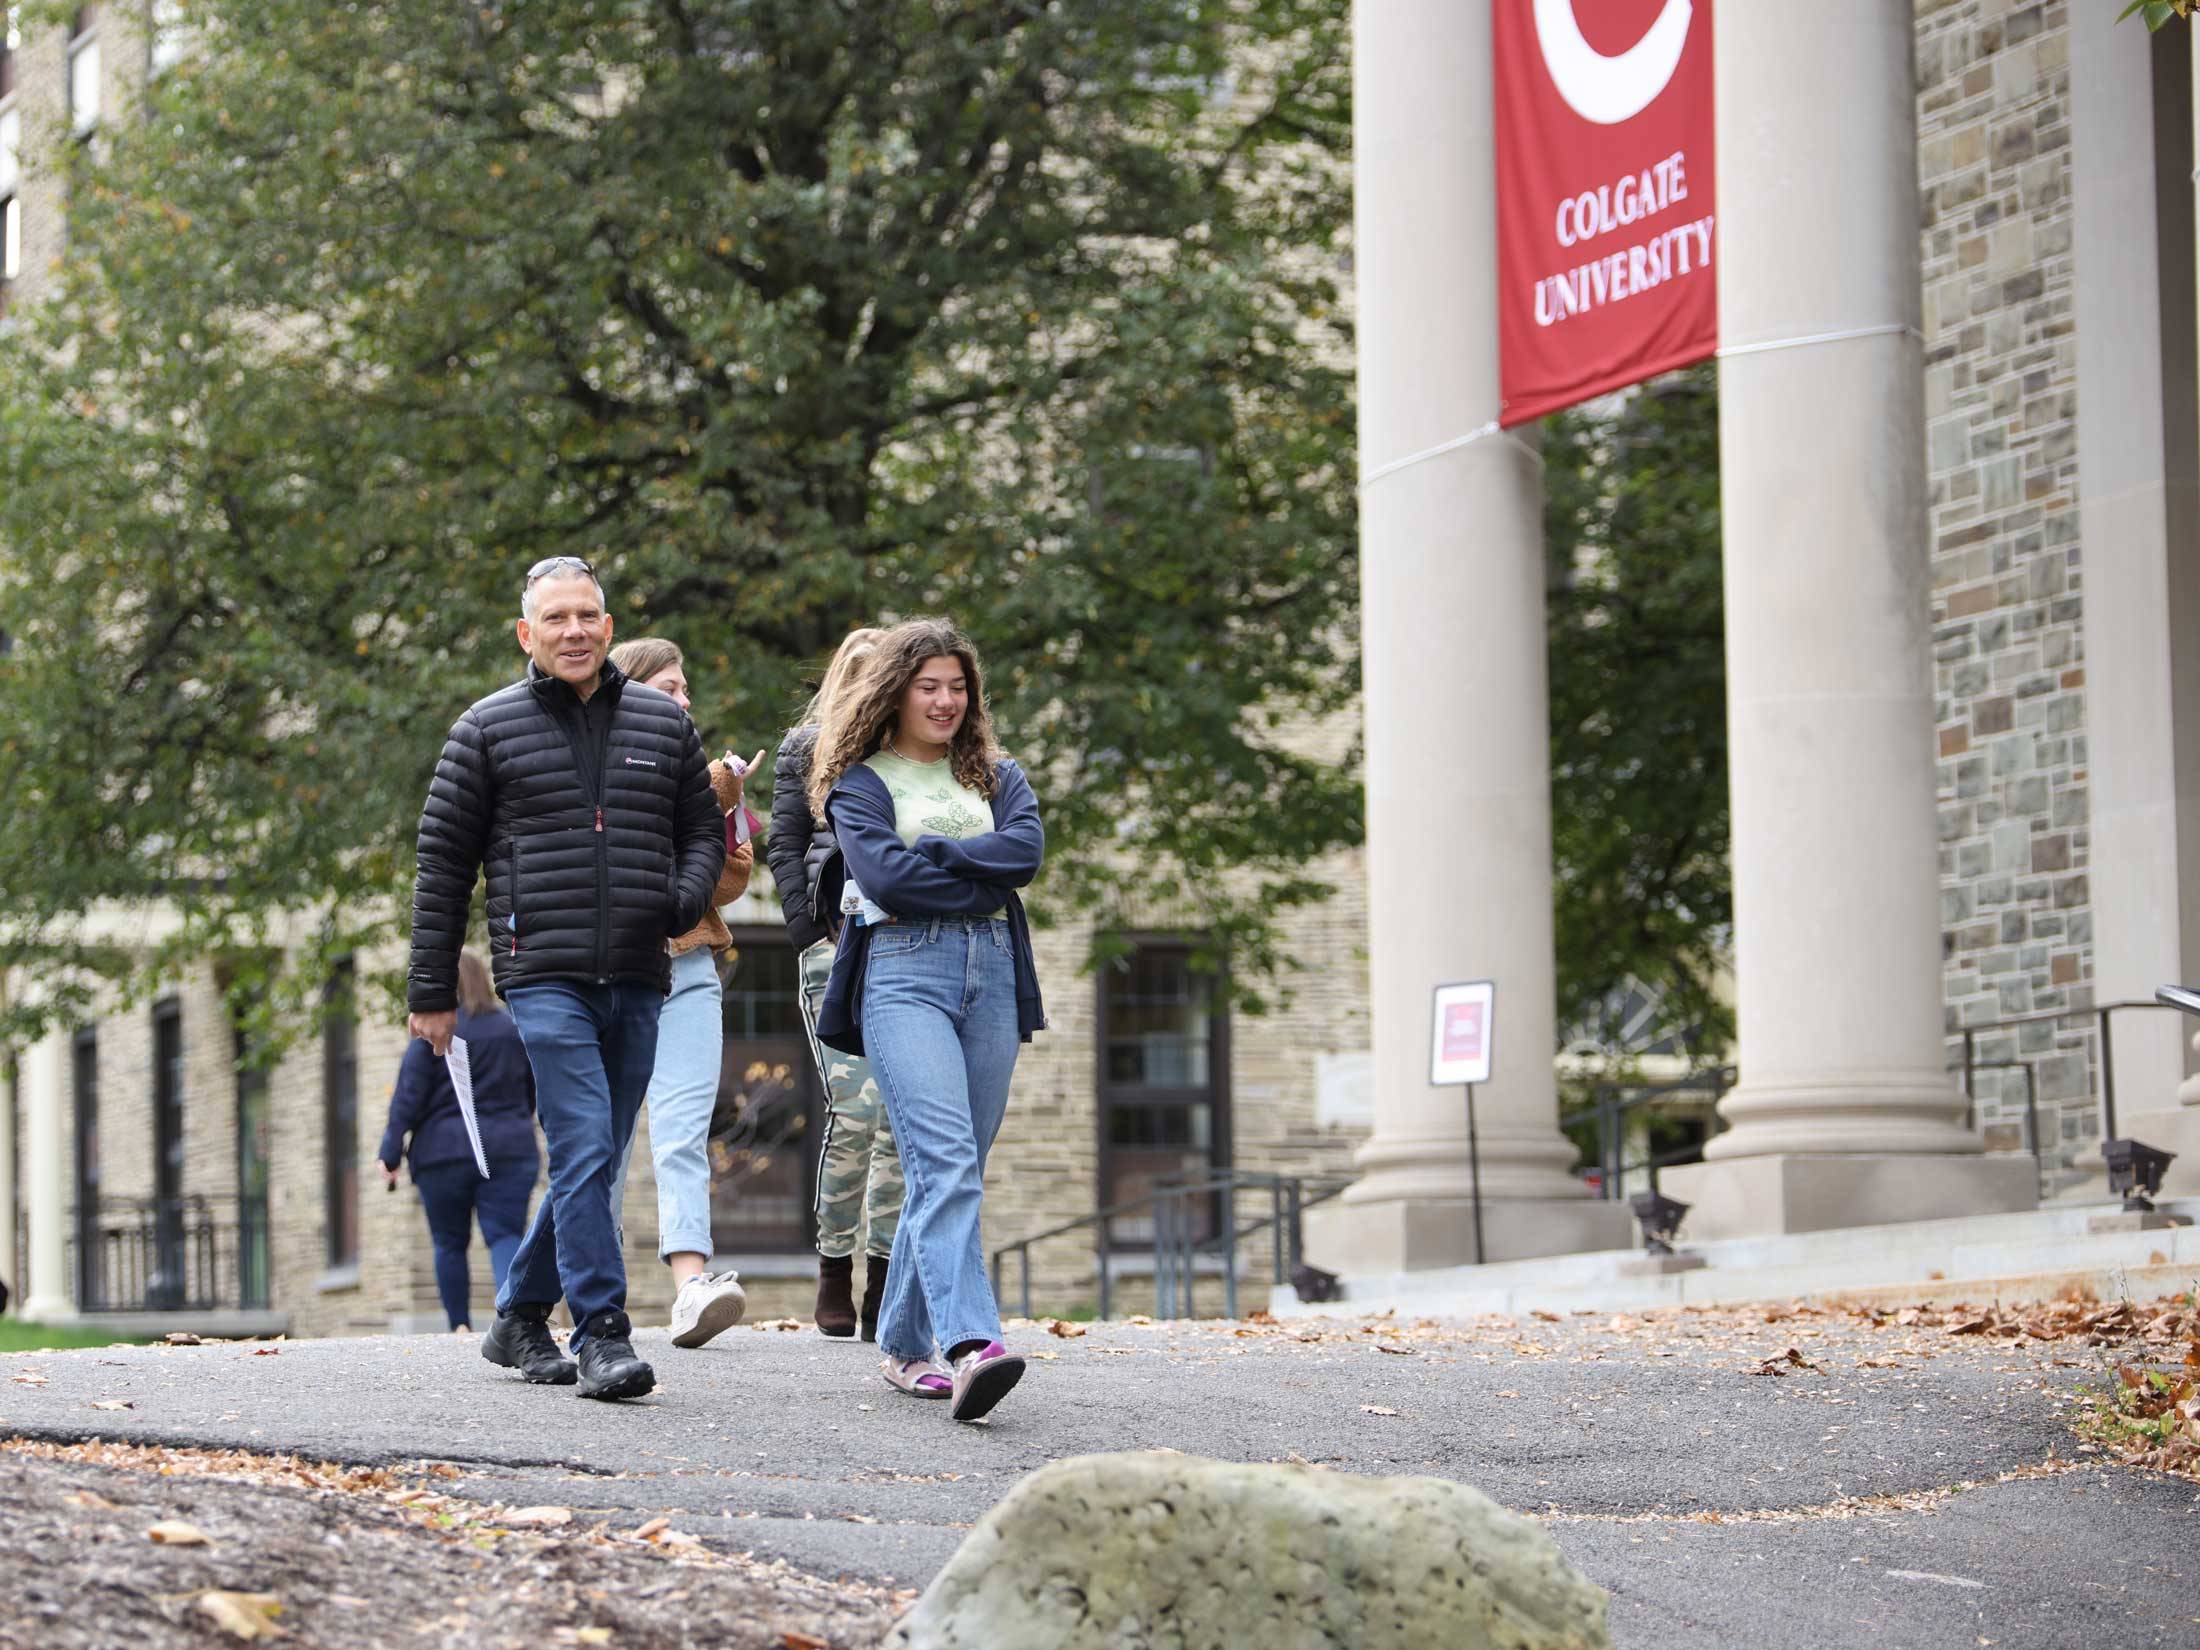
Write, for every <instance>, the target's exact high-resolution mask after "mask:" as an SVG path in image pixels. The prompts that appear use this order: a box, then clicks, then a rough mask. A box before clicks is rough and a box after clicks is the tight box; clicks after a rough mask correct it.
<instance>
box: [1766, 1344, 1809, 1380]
mask: <svg viewBox="0 0 2200 1650" xmlns="http://www.w3.org/2000/svg"><path fill="white" fill-rule="evenodd" d="M1791 1369H1807V1370H1809V1371H1810V1372H1811V1373H1812V1374H1813V1375H1823V1374H1825V1370H1823V1369H1822V1368H1820V1367H1819V1366H1818V1365H1817V1364H1814V1363H1812V1362H1811V1361H1810V1360H1809V1359H1808V1358H1806V1357H1804V1356H1803V1354H1802V1353H1801V1352H1799V1351H1797V1350H1796V1349H1795V1348H1794V1347H1792V1346H1791V1347H1789V1348H1788V1349H1787V1350H1786V1351H1785V1352H1782V1353H1779V1354H1777V1355H1776V1356H1774V1357H1770V1358H1767V1359H1766V1360H1765V1361H1764V1362H1763V1363H1761V1364H1759V1365H1758V1366H1757V1367H1756V1368H1755V1369H1753V1370H1751V1371H1750V1373H1751V1374H1753V1375H1785V1374H1786V1373H1787V1372H1788V1371H1789V1370H1791Z"/></svg>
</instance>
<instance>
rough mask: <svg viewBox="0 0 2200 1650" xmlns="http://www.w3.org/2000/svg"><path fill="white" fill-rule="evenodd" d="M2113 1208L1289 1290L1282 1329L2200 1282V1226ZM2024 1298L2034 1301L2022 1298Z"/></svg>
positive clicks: (2035, 1295)
mask: <svg viewBox="0 0 2200 1650" xmlns="http://www.w3.org/2000/svg"><path fill="white" fill-rule="evenodd" d="M2114 1207H2115V1206H2114V1205H2113V1204H2109V1205H2093V1206H2089V1207H2061V1208H2050V1209H2040V1210H2035V1211H2031V1212H2029V1213H2025V1214H2015V1215H1982V1216H1973V1217H1968V1218H1964V1219H1958V1220H1934V1221H1916V1222H1910V1223H1906V1224H1903V1225H1899V1226H1862V1227H1851V1228H1845V1229H1842V1230H1839V1231H1830V1232H1800V1233H1793V1234H1788V1235H1783V1236H1779V1237H1766V1238H1736V1239H1729V1240H1726V1241H1724V1242H1719V1243H1706V1244H1701V1245H1692V1244H1688V1243H1687V1242H1685V1239H1684V1241H1683V1243H1682V1245H1681V1247H1682V1248H1683V1250H1684V1251H1686V1252H1688V1253H1690V1254H1694V1255H1699V1256H1701V1257H1702V1259H1703V1261H1704V1262H1705V1264H1704V1265H1703V1266H1702V1267H1701V1268H1699V1269H1697V1270H1694V1271H1687V1272H1670V1273H1663V1274H1654V1275H1642V1256H1641V1254H1640V1253H1639V1252H1638V1251H1633V1250H1617V1249H1615V1250H1601V1251H1597V1252H1594V1253H1589V1254H1577V1255H1554V1256H1549V1257H1546V1258H1542V1259H1536V1260H1521V1261H1507V1262H1499V1263H1496V1264H1492V1265H1489V1266H1457V1267H1446V1268H1443V1269H1441V1270H1437V1271H1429V1272H1408V1273H1396V1274H1391V1275H1388V1276H1376V1277H1348V1278H1346V1279H1345V1280H1344V1282H1345V1298H1344V1299H1343V1300H1342V1301H1337V1302H1326V1303H1321V1304H1306V1303H1302V1302H1300V1301H1299V1300H1298V1299H1297V1296H1296V1294H1295V1292H1293V1291H1291V1290H1288V1289H1285V1290H1279V1291H1277V1298H1276V1300H1275V1301H1274V1303H1273V1304H1272V1305H1271V1308H1270V1310H1272V1311H1273V1312H1275V1313H1276V1315H1277V1316H1279V1317H1289V1316H1315V1315H1331V1316H1349V1317H1357V1316H1360V1315H1362V1314H1365V1313H1369V1312H1383V1311H1396V1312H1398V1313H1400V1314H1401V1315H1408V1316H1415V1317H1471V1316H1473V1315H1475V1314H1478V1313H1483V1312H1503V1313H1509V1314H1514V1315H1518V1314H1520V1313H1523V1312H1529V1311H1535V1310H1539V1309H1540V1310H1543V1311H1551V1312H1563V1311H1629V1310H1643V1309H1647V1308H1652V1307H1658V1306H1687V1305H1704V1306H1712V1305H1737V1304H1742V1303H1745V1302H1750V1301H1759V1300H1791V1299H1798V1298H1800V1299H1811V1300H1833V1299H1858V1298H1862V1293H1863V1292H1869V1293H1890V1295H1894V1294H1900V1295H1906V1298H1907V1299H1909V1300H1914V1301H1920V1302H1922V1301H1928V1300H1934V1299H1947V1300H1957V1299H1962V1300H1977V1299H1982V1298H2000V1299H2005V1300H2028V1299H2046V1298H2052V1297H2053V1296H2054V1295H2055V1294H2057V1293H2059V1292H2060V1291H2061V1290H2062V1289H2065V1288H2091V1289H2092V1290H2093V1292H2094V1293H2096V1294H2100V1295H2103V1296H2110V1295H2113V1294H2115V1293H2116V1292H2117V1290H2118V1288H2119V1287H2133V1288H2135V1287H2136V1285H2125V1286H2120V1285H2118V1284H2116V1283H2115V1281H2114V1280H2116V1279H2118V1278H2126V1279H2137V1278H2140V1277H2142V1276H2143V1277H2144V1278H2146V1279H2148V1280H2149V1287H2150V1289H2151V1291H2152V1292H2153V1293H2163V1292H2168V1291H2170V1290H2173V1289H2177V1290H2181V1289H2184V1288H2187V1287H2191V1286H2192V1285H2193V1284H2194V1283H2195V1282H2196V1281H2200V1224H2196V1225H2193V1226H2184V1227H2176V1228H2170V1229H2165V1230H2158V1231H2151V1232H2097V1233H2096V1232H2089V1231H2088V1230H2087V1224H2088V1222H2090V1221H2091V1220H2092V1219H2093V1218H2094V1217H2095V1216H2098V1215H2101V1214H2105V1213H2109V1212H2112V1211H2113V1209H2114ZM2161 1209H2162V1212H2163V1213H2164V1214H2182V1215H2185V1216H2187V1217H2190V1218H2193V1219H2194V1220H2196V1221H2200V1198H2187V1199H2169V1198H2165V1199H2163V1200H2161ZM2017 1288H2022V1289H2024V1290H2027V1291H2032V1292H2030V1293H2011V1292H2010V1291H2011V1290H2012V1289H2017Z"/></svg>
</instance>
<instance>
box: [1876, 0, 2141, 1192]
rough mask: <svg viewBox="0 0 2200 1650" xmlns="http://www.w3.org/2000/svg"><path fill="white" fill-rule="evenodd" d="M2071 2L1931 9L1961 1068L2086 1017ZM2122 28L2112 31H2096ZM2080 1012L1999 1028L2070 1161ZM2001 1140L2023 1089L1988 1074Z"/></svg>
mask: <svg viewBox="0 0 2200 1650" xmlns="http://www.w3.org/2000/svg"><path fill="white" fill-rule="evenodd" d="M2070 12H2071V8H2070V6H2069V5H2068V4H2067V0H2042V3H2035V4H2030V5H2022V4H2011V3H2009V0H1920V3H1919V5H1918V7H1917V91H1918V126H1919V132H1918V137H1919V150H1918V168H1919V177H1920V183H1921V185H1922V201H1923V224H1922V233H1923V248H1922V249H1923V264H1924V326H1925V360H1926V374H1925V397H1926V414H1927V419H1928V454H1927V470H1928V475H1929V480H1930V485H1931V531H1932V568H1933V591H1932V604H1933V624H1934V634H1933V639H1934V657H1935V660H1936V672H1937V690H1938V696H1939V709H1938V720H1939V724H1940V726H1939V745H1940V749H1939V755H1940V803H1941V808H1940V826H1941V902H1942V926H1943V945H1944V950H1945V956H1946V959H1947V962H1946V973H1945V1003H1946V1013H1947V1025H1948V1030H1949V1032H1950V1034H1951V1038H1952V1041H1951V1043H1950V1050H1951V1059H1955V1058H1958V1057H1960V1052H1961V1044H1960V1039H1956V1038H1955V1034H1957V1033H1959V1032H1960V1031H1961V1030H1962V1029H1963V1028H1966V1027H1977V1026H1981V1025H1985V1024H1988V1023H1991V1022H1994V1021H1998V1020H2004V1019H2007V1018H2010V1017H2012V1016H2016V1015H2022V1014H2032V1013H2043V1012H2046V1011H2049V1010H2063V1009H2083V1008H2085V1007H2087V1006H2089V1005H2090V1003H2091V1001H2092V983H2091V982H2092V978H2093V956H2092V913H2091V908H2090V905H2089V901H2088V891H2087V881H2086V872H2087V865H2088V858H2089V853H2088V850H2089V840H2088V833H2087V791H2086V751H2085V658H2084V652H2083V645H2082V637H2081V634H2080V627H2079V614H2080V600H2081V596H2080V591H2081V583H2080V574H2081V568H2082V557H2081V552H2080V545H2079V542H2078V498H2077V424H2076V393H2077V386H2076V374H2077V361H2076V340H2075V337H2074V333H2073V310H2072V304H2073V285H2074V272H2073V260H2072V252H2071V208H2070V116H2069V83H2070V75H2069V52H2068V43H2067V33H2066V31H2067V30H2068V28H2069V27H2070V26H2071V17H2070ZM2087 21H2089V22H2093V23H2096V24H2097V26H2100V27H2107V26H2109V19H2108V17H2107V16H2106V14H2103V15H2102V16H2101V17H2100V18H2098V19H2088V20H2087ZM2091 1049H2092V1038H2091V1035H2090V1031H2089V1029H2088V1023H2087V1022H2086V1021H2085V1020H2083V1019H2077V1020H2073V1021H2070V1022H2068V1023H2067V1024H2065V1025H2061V1026H2057V1025H2054V1024H2049V1023H2040V1024H2034V1025H2027V1026H2024V1027H2020V1028H2015V1029H2012V1030H2005V1031H2000V1032H1992V1033H1987V1034H1984V1035H1982V1036H1980V1037H1979V1038H1978V1040H1977V1053H1978V1057H1979V1059H1981V1060H1982V1061H1989V1062H1995V1061H2012V1060H2019V1059H2022V1060H2027V1061H2034V1062H2036V1064H2035V1070H2036V1074H2037V1077H2038V1082H2039V1097H2040V1102H2041V1109H2042V1114H2043V1115H2042V1133H2043V1136H2045V1137H2046V1140H2047V1144H2048V1145H2049V1147H2050V1148H2051V1150H2053V1151H2054V1152H2056V1153H2057V1154H2058V1155H2060V1156H2061V1157H2062V1158H2063V1159H2064V1160H2065V1161H2067V1160H2068V1159H2069V1158H2070V1157H2072V1156H2073V1155H2075V1153H2076V1152H2077V1151H2078V1150H2079V1149H2081V1148H2082V1147H2083V1145H2084V1144H2085V1143H2086V1142H2087V1141H2089V1140H2090V1139H2092V1138H2093V1137H2094V1136H2095V1135H2096V1134H2097V1133H2098V1131H2099V1121H2098V1112H2097V1109H2096V1106H2095V1103H2094V1099H2093V1075H2092V1070H2091ZM1977 1092H1978V1096H1979V1113H1980V1122H1981V1123H1982V1125H1984V1126H1985V1127H1986V1128H1987V1130H1988V1135H1989V1143H1990V1144H1993V1145H1997V1146H2003V1147H2007V1148H2011V1149H2015V1148H2018V1147H2021V1145H2022V1134H2021V1130H2022V1127H2023V1115H2024V1114H2023V1100H2024V1086H2023V1078H2022V1076H2021V1074H2020V1073H2018V1072H2016V1071H2013V1070H2004V1071H1997V1072H1985V1073H1982V1074H1981V1075H1980V1077H1979V1080H1978V1085H1977Z"/></svg>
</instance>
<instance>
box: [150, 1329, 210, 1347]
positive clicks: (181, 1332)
mask: <svg viewBox="0 0 2200 1650" xmlns="http://www.w3.org/2000/svg"><path fill="white" fill-rule="evenodd" d="M161 1339H162V1340H163V1341H164V1342H165V1343H167V1344H168V1345H169V1346H204V1345H205V1344H206V1342H205V1341H204V1340H203V1339H202V1338H201V1337H199V1336H197V1335H194V1334H192V1333H191V1331H190V1330H188V1329H171V1330H170V1331H169V1332H168V1333H167V1334H165V1335H163V1336H162V1337H161Z"/></svg>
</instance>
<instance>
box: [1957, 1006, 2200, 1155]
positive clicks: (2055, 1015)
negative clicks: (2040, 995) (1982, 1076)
mask: <svg viewBox="0 0 2200 1650" xmlns="http://www.w3.org/2000/svg"><path fill="white" fill-rule="evenodd" d="M2133 1008H2144V1009H2151V1010H2153V1011H2154V1012H2156V1013H2165V1012H2166V1013H2170V1014H2175V1013H2177V1012H2178V1009H2177V1007H2176V1006H2175V1005H2174V1004H2172V1003H2156V1002H2143V1001H2137V1000H2127V1001H2124V1002H2119V1003H2096V1004H2094V1005H2092V1006H2091V1007H2087V1008H2050V1009H2042V1010H2041V1011H2040V1012H2039V1013H2037V1014H2013V1015H2011V1016H2010V1017H2009V1018H2008V1019H2006V1020H1985V1021H1981V1022H1980V1023H1979V1024H1977V1025H1975V1026H1964V1027H1963V1028H1962V1030H1961V1032H1960V1033H1959V1035H1960V1036H1961V1037H1962V1039H1963V1061H1962V1069H1963V1093H1964V1095H1965V1097H1966V1098H1969V1097H1970V1096H1971V1093H1972V1085H1971V1076H1972V1073H1974V1072H1976V1071H1980V1070H1992V1069H1994V1065H1998V1064H1999V1062H1994V1063H1993V1064H1988V1065H1983V1066H1982V1065H1981V1063H1980V1061H1979V1058H1978V1041H1977V1040H1978V1038H1979V1037H1981V1036H1982V1035H1984V1034H1985V1033H1987V1032H1990V1031H2007V1030H2008V1029H2009V1028H2010V1027H2011V1026H2024V1025H2039V1024H2041V1023H2043V1022H2047V1021H2054V1022H2057V1023H2060V1022H2061V1021H2064V1020H2077V1019H2093V1020H2096V1021H2098V1022H2099V1030H2100V1036H2101V1138H2102V1139H2103V1140H2113V1139H2115V1138H2116V1053H2115V1046H2114V1043H2113V1041H2112V1038H2113V1035H2114V1033H2113V1029H2112V1028H2113V1026H2114V1024H2115V1016H2116V1015H2118V1014H2121V1013H2123V1012H2124V1011H2125V1010H2126V1009H2133Z"/></svg>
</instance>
